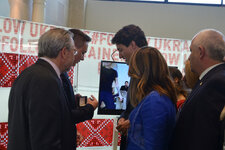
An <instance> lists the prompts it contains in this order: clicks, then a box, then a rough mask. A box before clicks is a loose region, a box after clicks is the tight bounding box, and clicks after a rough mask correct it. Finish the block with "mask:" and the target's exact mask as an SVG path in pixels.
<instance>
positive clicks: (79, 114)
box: [61, 72, 94, 147]
mask: <svg viewBox="0 0 225 150" xmlns="http://www.w3.org/2000/svg"><path fill="white" fill-rule="evenodd" d="M61 79H62V82H63V87H64V91H65V93H66V97H67V99H68V101H69V108H70V109H71V114H72V130H73V131H72V141H73V147H76V146H77V145H76V136H77V129H76V124H77V123H80V122H83V121H85V120H90V119H92V117H93V115H94V108H93V106H92V105H90V104H87V105H86V106H83V107H79V105H78V97H76V99H75V96H74V91H73V87H72V85H71V82H70V80H69V76H68V74H67V73H66V72H65V73H62V74H61Z"/></svg>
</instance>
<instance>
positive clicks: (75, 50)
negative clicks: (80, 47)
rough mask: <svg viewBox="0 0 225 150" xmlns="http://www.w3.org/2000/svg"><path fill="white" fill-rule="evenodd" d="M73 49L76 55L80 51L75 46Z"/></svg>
mask: <svg viewBox="0 0 225 150" xmlns="http://www.w3.org/2000/svg"><path fill="white" fill-rule="evenodd" d="M71 50H73V51H74V52H73V55H74V56H75V55H77V53H78V51H77V49H76V48H73V49H71Z"/></svg>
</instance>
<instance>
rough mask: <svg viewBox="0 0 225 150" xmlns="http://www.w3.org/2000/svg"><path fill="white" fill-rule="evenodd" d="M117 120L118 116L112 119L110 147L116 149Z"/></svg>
mask: <svg viewBox="0 0 225 150" xmlns="http://www.w3.org/2000/svg"><path fill="white" fill-rule="evenodd" d="M117 120H118V118H117V117H116V118H114V119H113V139H112V140H113V141H112V149H113V150H117V145H118V131H117V129H116V126H117Z"/></svg>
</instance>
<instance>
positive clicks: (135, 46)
mask: <svg viewBox="0 0 225 150" xmlns="http://www.w3.org/2000/svg"><path fill="white" fill-rule="evenodd" d="M130 44H131V47H132V49H137V48H138V46H137V44H136V42H134V41H131V43H130Z"/></svg>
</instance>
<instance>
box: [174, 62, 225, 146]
mask: <svg viewBox="0 0 225 150" xmlns="http://www.w3.org/2000/svg"><path fill="white" fill-rule="evenodd" d="M224 105H225V64H221V65H218V66H216V67H215V68H213V69H212V70H210V71H209V72H208V73H207V74H206V75H205V76H204V77H203V78H202V80H201V81H198V83H197V84H196V87H195V88H194V89H193V90H192V92H191V94H190V96H189V97H188V99H187V101H186V102H185V104H184V106H183V108H182V110H181V111H180V112H179V113H178V114H179V116H178V119H177V122H176V127H175V131H174V137H173V140H172V143H171V150H222V149H223V139H224V120H222V121H220V114H221V112H222V109H223V107H224Z"/></svg>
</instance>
